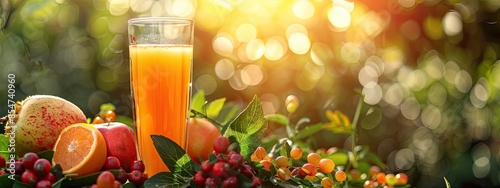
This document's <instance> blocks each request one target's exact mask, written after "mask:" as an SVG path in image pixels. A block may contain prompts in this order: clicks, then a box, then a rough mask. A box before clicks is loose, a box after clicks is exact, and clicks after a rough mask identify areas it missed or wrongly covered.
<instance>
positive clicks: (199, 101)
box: [190, 90, 205, 113]
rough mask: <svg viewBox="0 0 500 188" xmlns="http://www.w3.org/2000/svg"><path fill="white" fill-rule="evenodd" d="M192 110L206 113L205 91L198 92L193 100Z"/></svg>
mask: <svg viewBox="0 0 500 188" xmlns="http://www.w3.org/2000/svg"><path fill="white" fill-rule="evenodd" d="M190 106H191V110H196V111H198V112H202V113H203V112H204V110H203V106H205V91H203V90H200V91H198V92H197V93H196V94H195V95H194V96H193V98H192V99H191V105H190Z"/></svg>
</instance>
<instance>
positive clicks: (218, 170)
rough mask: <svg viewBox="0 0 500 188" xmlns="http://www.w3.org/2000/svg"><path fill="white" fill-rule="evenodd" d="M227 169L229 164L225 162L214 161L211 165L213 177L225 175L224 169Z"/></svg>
mask: <svg viewBox="0 0 500 188" xmlns="http://www.w3.org/2000/svg"><path fill="white" fill-rule="evenodd" d="M227 169H229V165H228V164H227V163H225V162H216V163H215V164H214V166H213V167H212V174H213V175H214V176H215V177H222V176H224V175H226V171H227Z"/></svg>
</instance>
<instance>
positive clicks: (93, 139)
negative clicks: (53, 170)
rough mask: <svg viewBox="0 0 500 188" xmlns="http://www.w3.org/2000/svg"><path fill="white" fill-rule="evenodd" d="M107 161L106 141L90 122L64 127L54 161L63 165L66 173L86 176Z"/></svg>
mask: <svg viewBox="0 0 500 188" xmlns="http://www.w3.org/2000/svg"><path fill="white" fill-rule="evenodd" d="M105 161H106V141H105V140H104V137H103V136H102V134H101V132H99V130H97V128H95V127H94V126H91V125H89V124H83V123H79V124H74V125H70V126H68V127H66V128H64V129H63V130H62V131H61V133H60V134H59V138H57V141H56V144H55V146H54V156H53V158H52V163H53V164H54V165H55V164H59V165H61V168H62V170H63V173H64V174H77V176H85V175H87V174H91V173H94V172H98V171H99V170H100V169H101V167H102V166H103V165H104V162H105Z"/></svg>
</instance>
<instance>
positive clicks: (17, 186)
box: [12, 181, 33, 188]
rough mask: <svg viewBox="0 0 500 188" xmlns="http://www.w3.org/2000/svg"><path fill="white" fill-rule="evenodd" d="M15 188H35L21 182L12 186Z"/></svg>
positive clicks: (16, 182)
mask: <svg viewBox="0 0 500 188" xmlns="http://www.w3.org/2000/svg"><path fill="white" fill-rule="evenodd" d="M12 187H13V188H33V186H31V185H29V184H26V183H23V182H20V181H15V182H14V185H13V186H12Z"/></svg>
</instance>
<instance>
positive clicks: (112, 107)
mask: <svg viewBox="0 0 500 188" xmlns="http://www.w3.org/2000/svg"><path fill="white" fill-rule="evenodd" d="M99 109H100V110H101V112H105V111H108V110H111V111H115V110H116V107H115V105H113V104H112V103H104V104H101V107H100V108H99Z"/></svg>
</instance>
